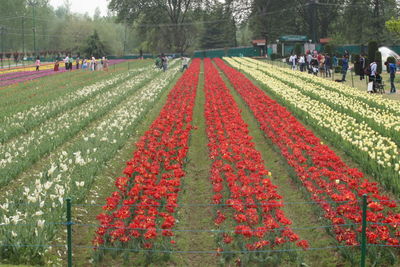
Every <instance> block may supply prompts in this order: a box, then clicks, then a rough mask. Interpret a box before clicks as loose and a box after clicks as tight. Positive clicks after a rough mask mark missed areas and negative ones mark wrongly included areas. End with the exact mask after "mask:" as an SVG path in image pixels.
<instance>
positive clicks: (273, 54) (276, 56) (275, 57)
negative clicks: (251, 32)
mask: <svg viewBox="0 0 400 267" xmlns="http://www.w3.org/2000/svg"><path fill="white" fill-rule="evenodd" d="M280 57H281V56H280V55H279V54H276V53H272V54H271V60H275V59H278V58H280Z"/></svg>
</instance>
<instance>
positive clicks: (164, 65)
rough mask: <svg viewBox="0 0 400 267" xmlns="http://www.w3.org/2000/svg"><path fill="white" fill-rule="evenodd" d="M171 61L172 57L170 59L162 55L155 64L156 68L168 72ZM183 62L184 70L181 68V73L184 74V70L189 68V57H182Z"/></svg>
mask: <svg viewBox="0 0 400 267" xmlns="http://www.w3.org/2000/svg"><path fill="white" fill-rule="evenodd" d="M169 60H170V57H168V56H166V55H164V54H161V55H159V56H158V57H156V60H155V62H154V64H155V67H156V68H157V69H162V70H163V71H167V69H168V62H169ZM181 60H182V68H181V71H182V72H183V71H184V70H186V69H187V68H188V66H189V61H190V58H189V57H187V56H182V57H181Z"/></svg>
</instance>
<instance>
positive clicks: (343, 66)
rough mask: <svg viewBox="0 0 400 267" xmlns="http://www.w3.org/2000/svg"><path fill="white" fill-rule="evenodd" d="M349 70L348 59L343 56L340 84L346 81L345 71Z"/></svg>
mask: <svg viewBox="0 0 400 267" xmlns="http://www.w3.org/2000/svg"><path fill="white" fill-rule="evenodd" d="M348 69H349V58H348V57H347V56H346V55H344V56H343V58H342V74H343V76H342V82H345V81H346V75H347V70H348Z"/></svg>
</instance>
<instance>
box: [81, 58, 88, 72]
mask: <svg viewBox="0 0 400 267" xmlns="http://www.w3.org/2000/svg"><path fill="white" fill-rule="evenodd" d="M82 69H83V70H86V69H87V59H86V58H84V59H83V61H82Z"/></svg>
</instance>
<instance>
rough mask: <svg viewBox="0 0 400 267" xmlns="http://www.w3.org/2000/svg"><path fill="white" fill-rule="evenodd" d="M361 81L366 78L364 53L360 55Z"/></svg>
mask: <svg viewBox="0 0 400 267" xmlns="http://www.w3.org/2000/svg"><path fill="white" fill-rule="evenodd" d="M359 65H360V81H362V80H364V70H365V56H364V54H361V55H360V61H359Z"/></svg>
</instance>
